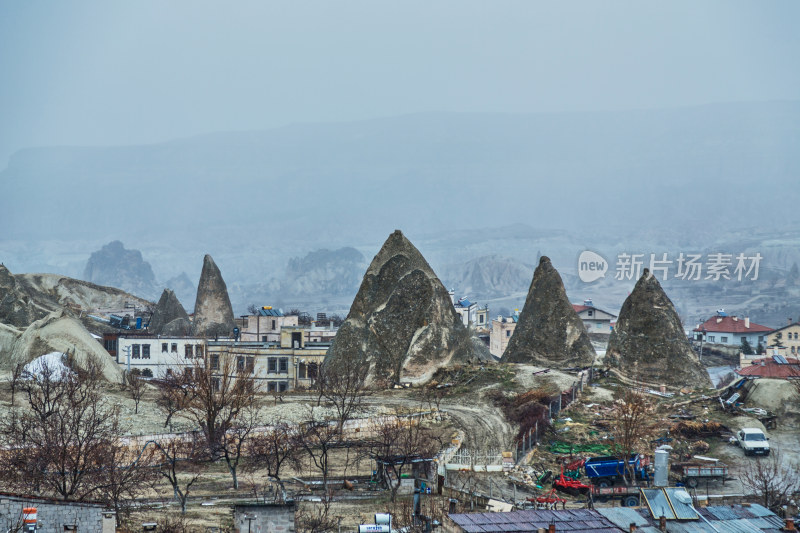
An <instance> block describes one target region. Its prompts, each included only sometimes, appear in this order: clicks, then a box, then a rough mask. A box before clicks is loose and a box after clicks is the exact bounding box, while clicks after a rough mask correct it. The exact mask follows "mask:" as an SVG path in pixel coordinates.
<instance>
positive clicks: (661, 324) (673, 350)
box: [605, 269, 711, 387]
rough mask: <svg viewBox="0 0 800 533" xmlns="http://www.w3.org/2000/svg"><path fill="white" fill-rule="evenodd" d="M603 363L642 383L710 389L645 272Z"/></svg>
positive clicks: (666, 301) (679, 328)
mask: <svg viewBox="0 0 800 533" xmlns="http://www.w3.org/2000/svg"><path fill="white" fill-rule="evenodd" d="M605 361H606V364H607V365H608V366H609V367H611V369H612V370H613V371H614V372H615V373H617V374H618V375H620V376H621V377H623V378H627V379H630V380H635V381H639V382H642V383H647V384H651V385H657V384H665V385H669V386H673V387H687V386H688V387H692V386H703V387H708V386H711V381H710V379H709V377H708V372H706V370H705V368H703V366H702V365H701V364H700V359H699V358H698V356H697V354H696V353H695V352H694V350H693V349H692V346H691V344H690V343H689V340H688V339H687V338H686V333H685V331H684V330H683V325H682V324H681V319H680V318H679V317H678V313H677V312H676V311H675V307H674V306H673V305H672V301H671V300H670V299H669V298H668V297H667V295H666V293H665V292H664V290H663V289H662V288H661V284H660V283H659V282H658V279H656V277H655V276H650V272H649V271H648V269H645V270H644V273H643V274H642V277H641V278H639V281H638V282H636V286H635V287H634V289H633V292H631V294H630V295H629V296H628V298H627V299H626V300H625V303H624V304H622V309H621V310H620V312H619V318H617V324H616V326H615V327H614V331H613V332H612V333H611V338H610V339H609V341H608V350H607V352H606V358H605Z"/></svg>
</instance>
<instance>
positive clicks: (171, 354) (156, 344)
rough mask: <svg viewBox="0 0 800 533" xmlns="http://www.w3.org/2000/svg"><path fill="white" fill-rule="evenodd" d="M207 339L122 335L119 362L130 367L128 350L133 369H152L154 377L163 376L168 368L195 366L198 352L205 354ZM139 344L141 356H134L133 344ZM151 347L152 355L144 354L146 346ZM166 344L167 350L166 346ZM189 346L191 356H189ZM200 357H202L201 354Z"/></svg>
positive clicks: (118, 354)
mask: <svg viewBox="0 0 800 533" xmlns="http://www.w3.org/2000/svg"><path fill="white" fill-rule="evenodd" d="M205 343H206V340H205V339H203V338H200V337H164V336H161V337H156V336H153V337H128V338H124V337H120V338H119V344H118V348H117V364H119V366H120V367H121V368H122V369H123V370H125V369H127V367H128V355H127V350H128V349H129V348H130V352H131V370H133V369H135V368H138V369H139V370H140V371H143V370H144V369H146V368H147V369H150V371H151V372H152V373H153V377H156V378H158V377H163V376H164V375H165V373H166V371H167V369H168V368H171V369H172V370H173V372H174V371H176V370H183V368H185V367H190V366H194V359H195V358H197V357H198V355H196V354H204V353H205V352H206V348H205ZM134 345H138V346H139V357H134V356H133V346H134ZM145 345H148V346H149V347H150V356H149V357H145V356H144V346H145ZM165 345H166V351H165V350H164V347H165ZM187 346H188V347H189V349H190V350H191V357H186V356H187V352H186V350H187ZM199 357H202V355H200V356H199Z"/></svg>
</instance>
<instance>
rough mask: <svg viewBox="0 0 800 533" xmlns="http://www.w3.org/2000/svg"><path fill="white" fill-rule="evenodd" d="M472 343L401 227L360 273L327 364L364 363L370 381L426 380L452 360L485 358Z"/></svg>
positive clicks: (486, 354)
mask: <svg viewBox="0 0 800 533" xmlns="http://www.w3.org/2000/svg"><path fill="white" fill-rule="evenodd" d="M489 357H490V356H489V355H488V352H487V351H486V350H485V348H484V349H480V348H477V347H476V346H475V345H473V343H472V341H471V339H470V336H469V333H468V331H467V329H466V328H465V327H464V325H463V324H462V323H461V320H460V318H459V316H458V314H457V313H456V312H455V310H454V309H453V304H452V301H451V300H450V296H449V294H448V292H447V290H446V289H445V288H444V286H443V285H442V283H441V281H439V278H437V277H436V274H435V273H434V272H433V269H431V267H430V265H429V264H428V262H427V261H426V260H425V258H424V257H423V256H422V254H421V253H420V252H419V250H417V249H416V248H415V247H414V245H413V244H411V242H410V241H409V240H408V239H407V238H406V237H405V236H404V235H403V233H402V232H401V231H399V230H397V231H395V232H394V233H392V234H391V235H390V236H389V238H388V239H387V240H386V242H385V243H384V244H383V247H382V248H381V249H380V251H379V252H378V254H377V255H376V256H375V258H374V259H373V260H372V263H371V264H370V265H369V267H368V268H367V272H366V273H365V274H364V279H363V281H362V283H361V287H360V288H359V290H358V294H357V295H356V297H355V300H354V301H353V304H352V306H351V308H350V313H349V314H348V315H347V319H346V320H345V321H344V323H343V324H342V326H341V328H339V332H338V333H337V335H336V339H335V340H334V343H333V345H332V346H331V349H330V351H329V353H328V358H327V360H326V363H325V364H326V365H328V364H330V365H340V364H346V365H368V368H369V372H368V381H369V382H375V381H389V382H392V381H394V382H398V381H410V382H414V383H419V382H424V381H426V380H428V379H430V377H431V376H432V375H433V374H434V372H436V370H437V369H439V368H441V367H444V366H446V365H449V364H451V363H453V362H456V361H460V362H467V361H470V360H472V361H477V360H479V359H489Z"/></svg>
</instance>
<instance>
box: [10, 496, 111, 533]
mask: <svg viewBox="0 0 800 533" xmlns="http://www.w3.org/2000/svg"><path fill="white" fill-rule="evenodd" d="M24 507H35V508H36V511H37V513H36V514H37V517H36V518H37V528H36V531H37V533H39V532H41V533H56V532H58V533H63V532H64V531H68V529H65V526H67V527H70V528H71V527H73V526H74V528H75V529H69V531H77V532H79V533H114V530H115V524H116V522H115V518H114V512H113V511H109V510H107V509H105V506H104V505H102V504H93V503H78V502H62V501H57V500H47V499H43V498H25V497H21V496H13V495H7V494H0V530H2V531H6V530H9V529H11V530H12V531H14V530H15V527H19V525H20V524H21V522H22V509H23V508H24Z"/></svg>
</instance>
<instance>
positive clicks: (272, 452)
mask: <svg viewBox="0 0 800 533" xmlns="http://www.w3.org/2000/svg"><path fill="white" fill-rule="evenodd" d="M299 440H300V431H299V428H298V427H297V426H295V425H292V424H289V423H288V422H285V421H283V420H278V421H276V422H274V423H273V424H272V425H270V427H269V428H268V429H267V430H266V431H264V432H261V433H259V434H257V435H253V436H252V437H251V438H250V440H249V442H248V444H247V455H248V457H249V458H250V467H249V468H250V470H252V471H266V473H267V476H269V477H270V478H271V479H274V480H275V482H276V483H277V484H278V488H279V490H280V499H281V501H282V500H285V499H286V488H285V486H284V484H283V479H282V478H281V471H282V469H283V468H284V466H287V465H288V466H294V467H298V466H299V463H300V457H301V451H302V448H301V443H300V442H299Z"/></svg>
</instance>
